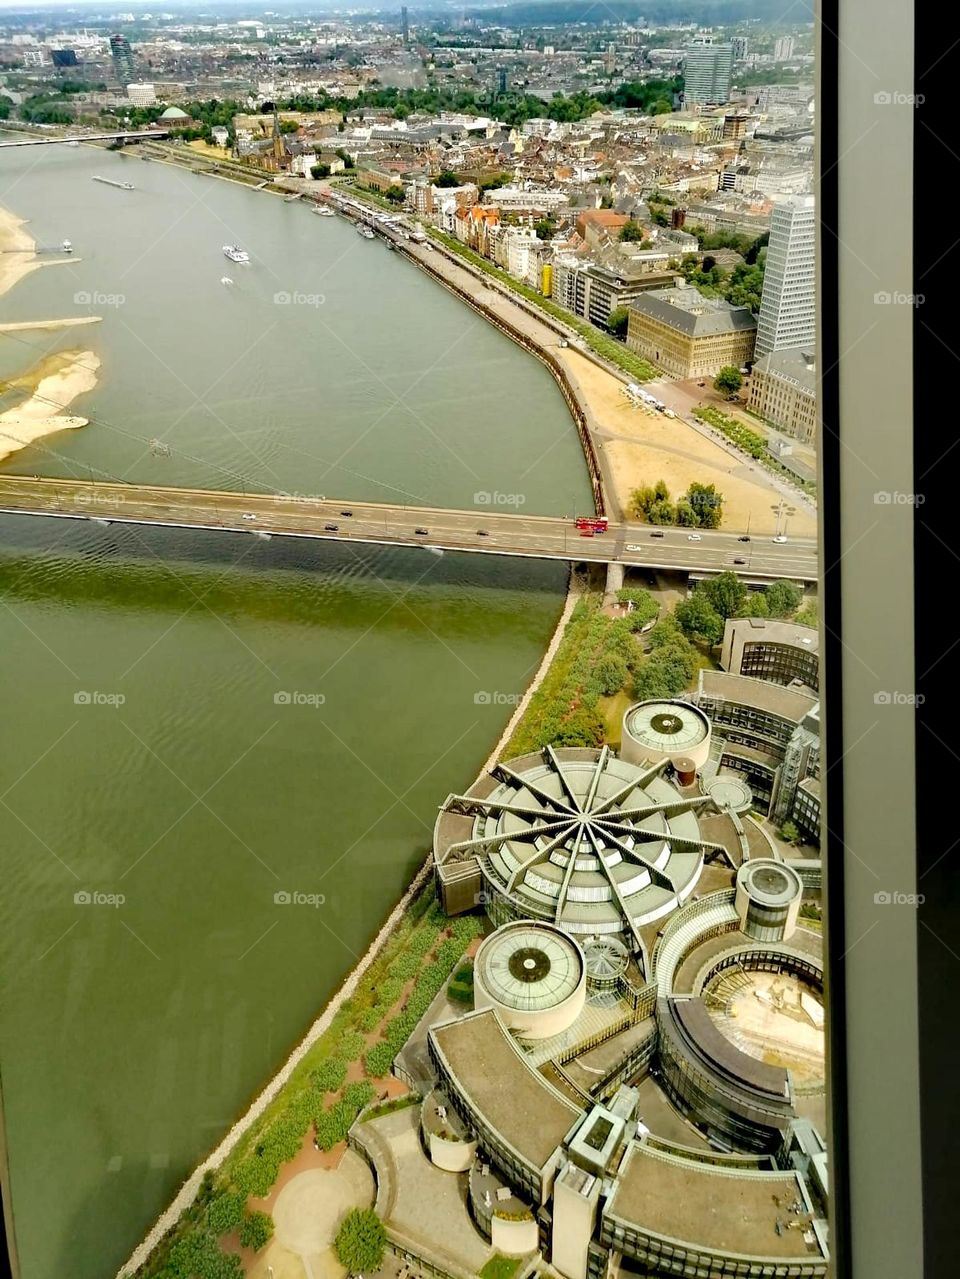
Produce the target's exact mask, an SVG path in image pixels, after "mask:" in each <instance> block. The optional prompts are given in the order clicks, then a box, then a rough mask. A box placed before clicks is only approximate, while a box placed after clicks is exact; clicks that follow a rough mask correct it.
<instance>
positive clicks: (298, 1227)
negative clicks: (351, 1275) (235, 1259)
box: [250, 1150, 374, 1279]
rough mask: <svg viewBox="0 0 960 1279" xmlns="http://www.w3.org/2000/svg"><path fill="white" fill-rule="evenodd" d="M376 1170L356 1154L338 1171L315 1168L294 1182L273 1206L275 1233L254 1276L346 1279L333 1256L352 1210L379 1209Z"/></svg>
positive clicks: (258, 1278)
mask: <svg viewBox="0 0 960 1279" xmlns="http://www.w3.org/2000/svg"><path fill="white" fill-rule="evenodd" d="M373 1199H374V1184H373V1177H372V1175H371V1173H370V1169H369V1168H368V1167H367V1165H366V1164H365V1163H364V1161H363V1160H362V1159H361V1158H360V1156H359V1155H357V1154H355V1153H354V1152H353V1151H352V1150H348V1151H347V1152H346V1153H345V1154H344V1156H343V1158H342V1159H341V1161H340V1164H339V1167H337V1168H310V1169H308V1170H307V1171H306V1172H301V1173H299V1174H298V1175H297V1176H296V1177H294V1178H293V1180H292V1181H289V1182H288V1183H287V1185H286V1186H284V1188H283V1190H281V1192H280V1194H279V1195H278V1196H277V1202H276V1203H275V1204H274V1207H273V1221H274V1227H275V1233H274V1237H273V1240H272V1241H271V1243H270V1246H269V1248H268V1249H267V1250H266V1252H265V1254H264V1256H263V1257H262V1259H259V1260H258V1262H257V1265H256V1267H255V1268H254V1269H253V1270H252V1271H251V1272H250V1274H251V1276H253V1277H254V1279H271V1275H270V1270H271V1267H272V1268H273V1272H274V1273H273V1279H343V1276H344V1275H345V1273H346V1272H345V1270H344V1268H343V1266H341V1265H340V1263H339V1261H338V1260H337V1257H336V1254H335V1253H334V1251H333V1241H334V1238H335V1237H336V1233H337V1230H338V1228H339V1226H340V1222H341V1221H342V1220H343V1217H344V1215H345V1214H346V1213H347V1212H348V1211H349V1210H350V1209H351V1208H369V1207H370V1206H371V1205H372V1204H373Z"/></svg>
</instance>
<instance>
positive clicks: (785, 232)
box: [756, 195, 817, 357]
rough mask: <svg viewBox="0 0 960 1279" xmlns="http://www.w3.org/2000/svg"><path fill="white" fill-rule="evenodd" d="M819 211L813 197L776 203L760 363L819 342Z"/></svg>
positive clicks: (765, 283)
mask: <svg viewBox="0 0 960 1279" xmlns="http://www.w3.org/2000/svg"><path fill="white" fill-rule="evenodd" d="M815 258H816V209H815V205H814V198H813V196H812V195H795V196H788V197H786V198H784V199H783V200H778V201H777V202H776V203H775V204H774V206H773V212H772V214H771V216H770V242H769V244H768V245H767V260H766V268H765V270H764V277H763V296H762V298H761V302H760V314H759V316H758V317H757V348H756V354H757V356H758V357H760V356H763V355H769V354H770V352H771V351H783V350H788V349H790V348H792V347H803V348H805V349H807V350H811V351H812V350H814V347H815V340H816V318H817V294H816V260H815Z"/></svg>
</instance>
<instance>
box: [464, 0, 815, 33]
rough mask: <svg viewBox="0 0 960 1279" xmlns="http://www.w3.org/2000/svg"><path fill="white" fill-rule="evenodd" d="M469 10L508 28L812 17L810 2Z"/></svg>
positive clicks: (549, 0) (653, 1)
mask: <svg viewBox="0 0 960 1279" xmlns="http://www.w3.org/2000/svg"><path fill="white" fill-rule="evenodd" d="M466 14H467V16H469V17H473V18H482V19H483V20H484V21H486V22H497V23H501V24H502V25H503V26H508V27H523V26H530V27H534V26H564V25H575V24H577V23H582V22H591V21H593V22H594V23H601V22H604V21H609V20H611V19H612V20H613V21H615V22H636V21H637V20H638V19H639V18H645V19H646V20H647V21H648V22H650V23H657V24H661V25H662V24H666V23H671V22H676V23H687V22H696V23H700V24H703V25H705V26H710V25H717V24H723V23H732V22H743V21H746V20H747V19H751V18H753V19H760V20H761V21H763V22H766V23H769V24H770V25H771V26H776V25H778V24H779V23H780V22H781V21H783V22H785V23H789V25H790V26H797V25H799V24H801V23H804V22H812V21H813V3H812V0H799V2H798V0H603V2H602V3H601V4H596V5H592V6H591V5H590V4H589V3H584V0H515V2H514V3H512V4H497V3H492V4H489V5H483V6H476V7H473V8H468V9H467V10H466Z"/></svg>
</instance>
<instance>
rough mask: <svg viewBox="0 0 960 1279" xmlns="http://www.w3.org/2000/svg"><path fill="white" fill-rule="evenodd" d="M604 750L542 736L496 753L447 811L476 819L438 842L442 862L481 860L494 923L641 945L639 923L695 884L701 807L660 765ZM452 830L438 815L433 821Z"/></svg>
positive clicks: (701, 800) (673, 904) (664, 910)
mask: <svg viewBox="0 0 960 1279" xmlns="http://www.w3.org/2000/svg"><path fill="white" fill-rule="evenodd" d="M665 767H666V761H665V760H664V761H660V762H659V763H656V764H652V765H648V766H645V767H638V766H637V765H634V764H629V763H627V762H626V761H625V760H622V759H618V758H617V757H616V756H615V755H614V754H613V753H612V752H611V751H609V750H608V749H607V748H606V747H604V748H603V749H602V750H600V751H596V750H580V749H558V750H554V749H553V748H552V747H549V746H548V747H547V748H546V749H545V750H544V751H543V753H542V754H534V755H525V756H523V757H521V758H520V759H515V760H510V761H508V762H506V763H503V764H498V765H497V766H496V767H495V768H494V769H493V770H492V771H491V775H490V776H489V777H487V778H483V779H481V781H480V782H478V783H477V785H476V786H474V787H473V788H472V790H471V791H470V792H468V793H467V794H466V795H451V796H450V797H449V798H448V800H447V802H446V804H445V805H444V809H443V812H442V814H441V816H443V813H455V814H459V815H461V818H462V817H469V818H471V819H472V824H471V828H470V833H469V838H466V839H458V840H454V841H452V842H450V843H449V844H446V846H445V847H441V846H440V845H439V844H438V846H437V847H436V849H435V852H436V857H437V864H438V867H440V868H441V869H442V868H443V866H444V865H445V864H446V863H448V862H451V861H452V862H453V863H456V861H457V859H459V858H466V857H469V858H476V859H478V860H479V865H480V872H481V875H482V878H483V895H484V900H485V904H486V906H487V911H488V913H489V914H490V917H491V918H492V919H493V920H494V922H496V923H498V924H499V923H504V922H505V921H507V920H509V919H540V920H545V921H547V922H549V923H552V924H556V925H558V926H559V927H560V928H563V929H564V930H565V931H566V932H568V933H570V934H571V935H573V936H575V937H578V938H580V939H586V938H589V937H594V936H611V937H617V938H619V939H620V940H622V941H623V942H624V943H625V944H626V945H627V947H628V948H629V949H630V950H631V951H634V950H642V941H641V937H640V929H641V928H643V927H644V926H645V925H647V924H649V923H652V922H654V921H655V920H658V919H660V918H662V917H663V916H665V915H668V914H669V913H670V912H671V911H673V910H675V909H676V908H677V907H678V906H680V905H681V904H682V903H683V902H684V901H686V900H687V898H688V897H689V896H690V894H691V893H692V892H693V890H694V888H695V887H696V884H697V880H698V879H699V877H700V872H701V870H702V869H703V860H704V852H705V850H707V849H714V848H715V845H712V844H710V843H709V842H708V841H706V840H704V839H703V837H702V836H701V834H700V827H699V824H698V822H697V817H696V812H697V809H698V808H700V807H701V806H702V805H704V804H706V803H708V802H709V801H708V800H707V798H706V797H704V796H694V797H691V798H684V797H683V796H681V795H680V793H679V792H678V791H677V789H676V787H674V786H673V785H672V784H671V783H670V782H668V781H667V780H666V779H665V778H664V777H663V776H662V774H663V771H664V769H665ZM443 829H446V827H445V826H444V824H443V823H442V822H440V823H438V832H439V831H441V830H443Z"/></svg>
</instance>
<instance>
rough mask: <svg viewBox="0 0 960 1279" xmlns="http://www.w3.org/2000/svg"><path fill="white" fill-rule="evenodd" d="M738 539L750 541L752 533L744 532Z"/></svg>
mask: <svg viewBox="0 0 960 1279" xmlns="http://www.w3.org/2000/svg"><path fill="white" fill-rule="evenodd" d="M737 541H738V542H749V541H750V534H749V533H744V534H742V535H741V536H740V537H738V538H737Z"/></svg>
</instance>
